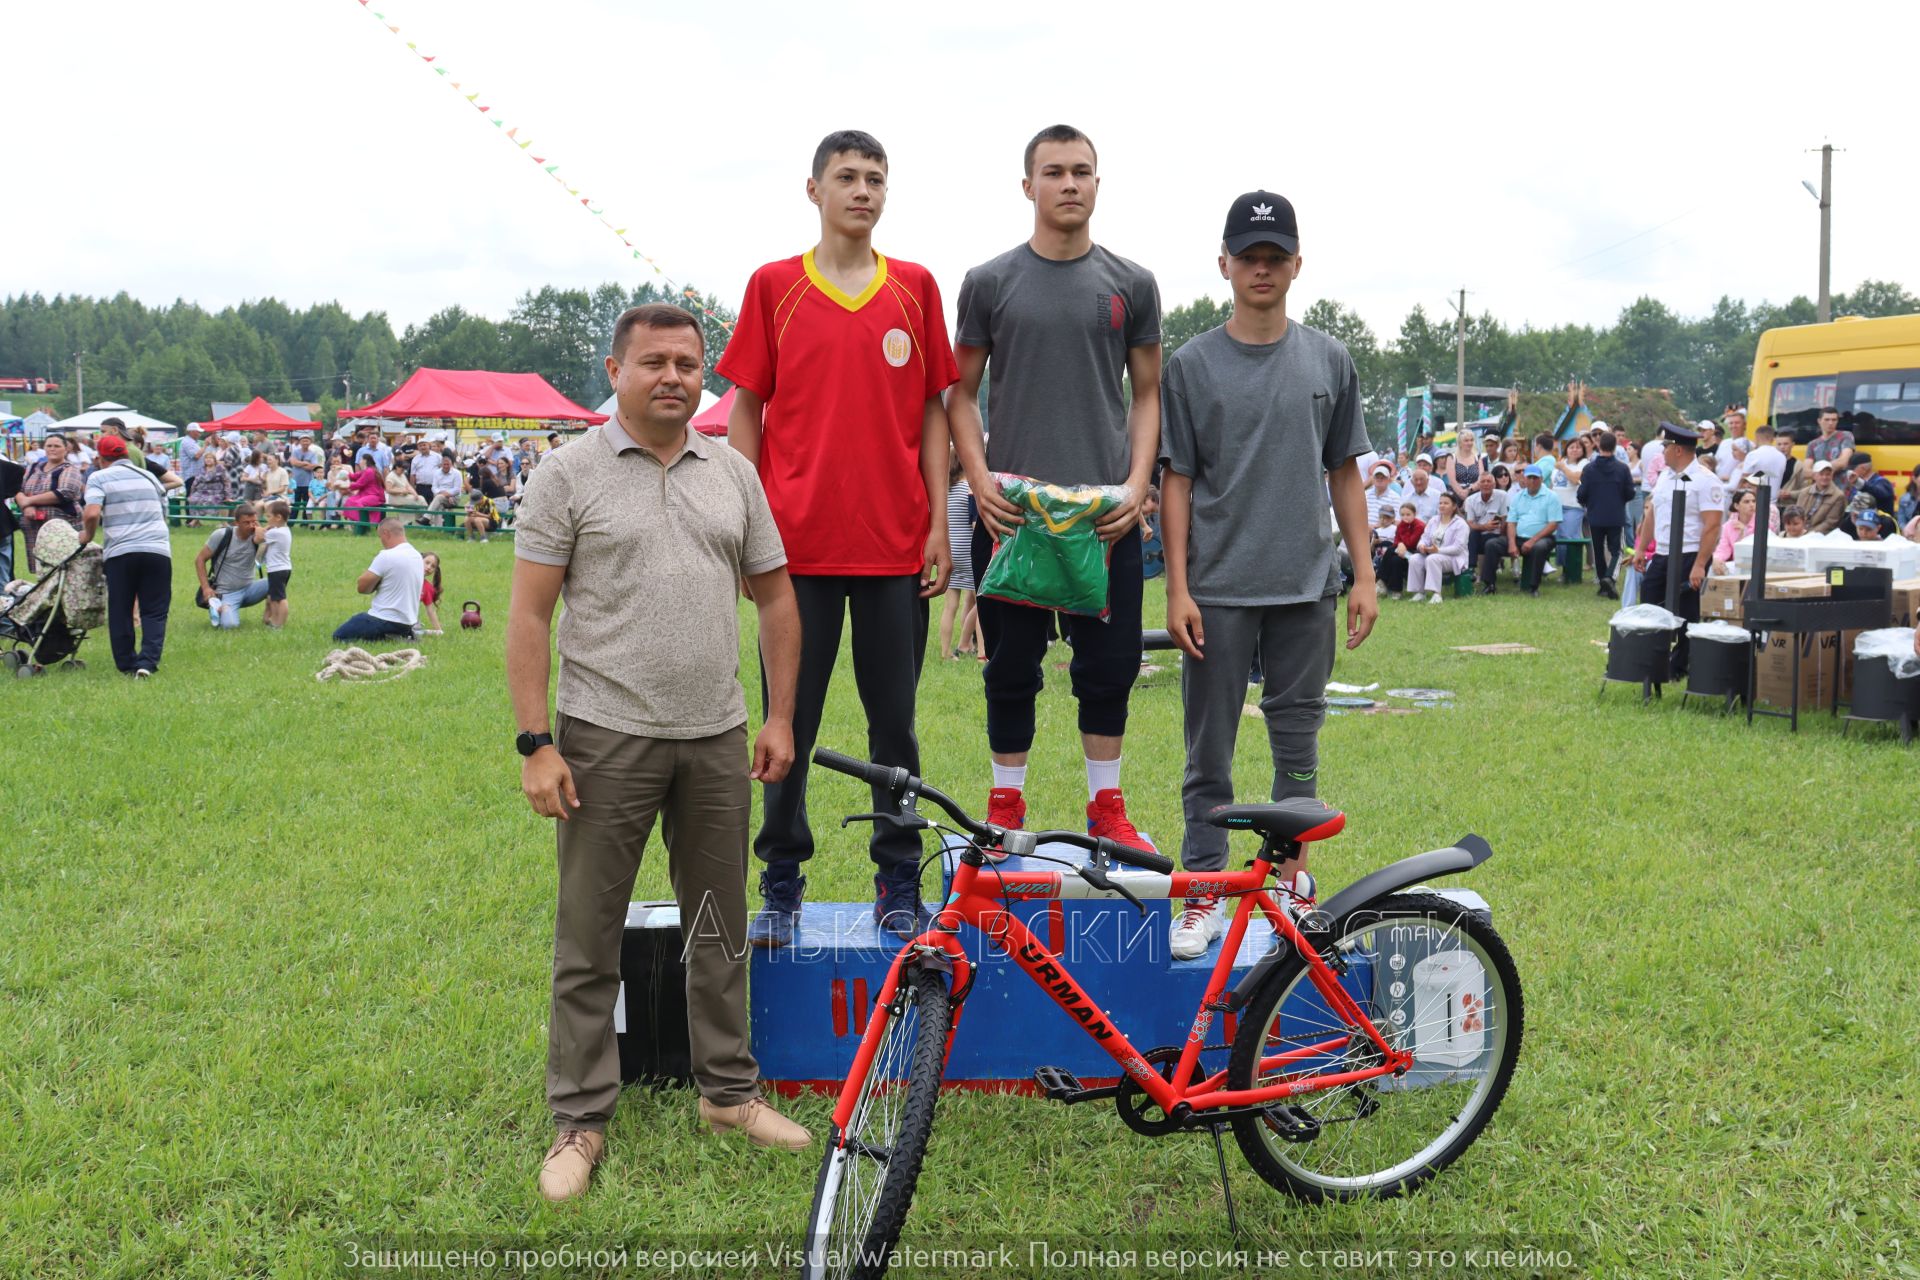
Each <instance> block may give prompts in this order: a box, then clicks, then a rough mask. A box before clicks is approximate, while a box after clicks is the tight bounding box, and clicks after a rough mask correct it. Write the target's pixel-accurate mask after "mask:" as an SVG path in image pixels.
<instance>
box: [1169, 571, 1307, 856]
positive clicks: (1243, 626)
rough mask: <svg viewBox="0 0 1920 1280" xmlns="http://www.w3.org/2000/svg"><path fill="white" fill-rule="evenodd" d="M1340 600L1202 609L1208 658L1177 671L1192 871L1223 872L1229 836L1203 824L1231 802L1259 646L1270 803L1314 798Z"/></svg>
mask: <svg viewBox="0 0 1920 1280" xmlns="http://www.w3.org/2000/svg"><path fill="white" fill-rule="evenodd" d="M1339 603H1340V598H1339V597H1338V596H1327V597H1325V598H1323V599H1320V600H1311V601H1308V602H1306V603H1304V604H1283V605H1271V606H1267V607H1264V608H1261V607H1255V608H1234V607H1229V606H1222V605H1201V606H1200V625H1201V628H1202V631H1203V633H1204V634H1205V636H1206V645H1205V646H1204V647H1203V650H1202V651H1203V652H1204V653H1205V654H1206V655H1207V656H1206V658H1205V660H1204V661H1201V662H1195V661H1193V660H1192V659H1191V658H1189V659H1187V660H1186V661H1185V662H1184V663H1183V664H1182V665H1181V668H1180V696H1181V700H1182V701H1183V702H1184V703H1185V704H1186V712H1187V776H1186V781H1185V783H1184V784H1183V785H1182V786H1181V788H1180V800H1181V805H1182V808H1183V810H1184V812H1185V815H1186V821H1187V832H1186V840H1185V841H1184V843H1182V845H1181V846H1180V864H1181V865H1182V866H1183V867H1185V868H1186V869H1187V870H1188V871H1219V870H1221V869H1222V868H1224V867H1225V866H1226V865H1227V832H1226V829H1225V828H1223V827H1214V826H1209V825H1207V820H1206V818H1207V813H1208V811H1209V810H1211V809H1213V808H1214V807H1215V806H1216V805H1223V804H1232V803H1233V799H1234V796H1233V746H1234V742H1235V740H1236V739H1237V738H1238V737H1239V734H1240V719H1241V715H1242V710H1241V709H1242V708H1243V707H1244V706H1245V705H1246V700H1247V675H1248V673H1249V671H1250V670H1251V668H1252V666H1253V657H1254V653H1255V651H1256V649H1257V650H1258V652H1259V654H1260V659H1261V666H1262V668H1263V670H1264V671H1265V673H1266V681H1267V683H1266V689H1265V692H1264V693H1263V695H1262V696H1261V698H1260V710H1261V711H1262V712H1263V713H1264V714H1265V715H1266V718H1267V741H1268V744H1269V746H1270V747H1271V748H1272V750H1273V798H1274V799H1275V800H1284V799H1286V798H1287V797H1289V796H1311V795H1314V794H1315V793H1316V788H1315V782H1316V778H1317V775H1318V773H1319V769H1320V726H1321V725H1322V724H1324V723H1326V718H1327V680H1328V678H1329V677H1331V676H1332V675H1333V647H1334V623H1335V619H1336V616H1337V614H1338V612H1339Z"/></svg>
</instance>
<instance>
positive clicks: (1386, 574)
mask: <svg viewBox="0 0 1920 1280" xmlns="http://www.w3.org/2000/svg"><path fill="white" fill-rule="evenodd" d="M1373 576H1374V577H1375V578H1376V579H1377V580H1378V581H1379V583H1380V586H1381V587H1382V588H1383V589H1385V590H1387V591H1405V590H1406V589H1407V560H1406V557H1405V556H1402V555H1401V554H1400V553H1399V552H1398V551H1396V550H1395V549H1394V548H1392V547H1387V548H1385V549H1384V550H1382V551H1381V552H1380V554H1379V555H1377V556H1375V557H1374V560H1373Z"/></svg>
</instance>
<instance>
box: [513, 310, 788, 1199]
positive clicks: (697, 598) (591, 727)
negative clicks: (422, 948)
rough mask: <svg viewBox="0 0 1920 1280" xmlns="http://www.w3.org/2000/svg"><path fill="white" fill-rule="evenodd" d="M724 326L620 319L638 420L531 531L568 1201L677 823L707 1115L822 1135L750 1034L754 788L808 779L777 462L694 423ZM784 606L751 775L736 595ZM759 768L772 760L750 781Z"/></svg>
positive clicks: (712, 1123)
mask: <svg viewBox="0 0 1920 1280" xmlns="http://www.w3.org/2000/svg"><path fill="white" fill-rule="evenodd" d="M704 356H705V347H704V341H703V336H702V333H701V330H700V325H699V322H698V321H697V320H695V319H694V318H693V316H692V314H690V313H689V312H687V311H684V310H682V309H681V308H679V307H676V306H672V305H670V304H666V303H650V304H648V305H646V306H641V307H634V308H632V309H631V310H629V311H627V312H626V313H625V314H623V315H622V316H621V317H620V319H619V322H618V323H617V324H616V326H615V328H614V334H613V353H612V354H611V355H610V356H608V357H607V377H608V379H609V380H610V381H611V382H612V384H613V389H614V392H615V394H616V396H617V397H618V400H619V408H618V411H617V412H616V413H615V415H614V417H613V418H612V419H611V420H609V421H608V422H607V423H605V424H604V425H603V426H601V427H599V428H597V429H596V430H594V431H591V432H589V433H588V434H587V435H586V436H584V437H582V438H581V439H580V440H578V441H576V442H575V443H574V444H573V445H571V446H570V447H568V448H566V449H563V450H558V451H556V452H554V453H551V454H549V455H548V456H547V460H546V461H545V462H543V463H542V464H541V466H540V474H539V475H538V476H537V477H536V478H535V479H534V481H533V483H532V484H531V485H529V486H528V487H527V492H526V496H525V498H524V499H523V500H522V502H521V506H520V513H519V518H518V521H517V523H516V525H515V560H514V568H513V601H512V603H511V604H510V605H509V607H508V617H507V685H508V688H509V690H510V691H511V692H512V695H513V711H514V716H515V717H516V722H517V724H518V726H519V728H520V730H521V732H520V736H519V740H518V743H517V745H518V748H519V750H520V753H521V755H522V756H523V757H524V758H525V759H524V763H523V765H522V767H521V775H520V781H521V786H522V788H523V789H524V790H525V792H526V795H527V801H528V803H529V804H531V805H532V806H533V811H534V812H535V813H537V814H539V815H540V816H541V817H544V818H557V819H559V822H558V824H557V828H558V844H559V869H560V882H559V909H558V911H557V912H556V914H555V918H554V939H553V1004H552V1011H551V1014H550V1017H549V1020H548V1031H547V1103H548V1107H549V1109H550V1110H551V1111H552V1113H553V1118H554V1124H555V1127H556V1128H557V1129H558V1131H559V1136H558V1138H557V1139H556V1140H555V1142H554V1144H553V1146H552V1148H551V1149H550V1150H549V1151H548V1152H547V1158H546V1162H545V1164H544V1165H543V1166H542V1167H541V1171H540V1190H541V1193H542V1194H543V1195H545V1196H546V1197H547V1198H548V1199H549V1200H565V1199H569V1198H571V1197H573V1196H577V1195H579V1194H580V1193H581V1192H583V1191H585V1190H586V1188H587V1184H588V1182H589V1181H590V1180H591V1178H592V1174H593V1167H594V1165H595V1164H597V1163H598V1162H599V1160H600V1157H601V1156H602V1154H603V1153H604V1152H605V1149H606V1138H605V1134H606V1126H607V1120H608V1118H609V1117H610V1116H611V1115H612V1114H613V1107H614V1101H615V1099H616V1098H617V1097H618V1095H619V1091H620V1054H619V1049H618V1046H617V1044H616V1042H615V1040H614V1032H613V1006H614V1000H615V997H616V994H617V992H618V990H619V985H620V939H621V932H622V928H623V926H624V923H625V920H626V913H627V901H628V899H629V898H630V897H631V896H632V892H633V881H634V876H635V874H636V873H637V872H638V870H639V867H640V855H641V852H642V851H643V850H644V849H645V848H646V844H647V836H648V834H649V833H650V832H651V831H652V829H653V823H654V819H655V817H656V816H658V817H659V818H660V819H661V820H662V826H663V834H664V835H665V837H666V846H667V860H668V862H667V865H668V874H669V875H670V877H671V878H672V881H673V891H674V897H675V898H676V899H677V900H678V901H679V904H680V919H681V922H682V927H683V928H684V929H685V931H686V934H687V952H686V955H687V1030H688V1038H689V1040H690V1042H691V1046H692V1050H693V1075H694V1083H695V1085H696V1086H697V1087H698V1088H699V1090H700V1102H699V1115H700V1119H701V1121H702V1122H704V1123H705V1125H706V1126H707V1127H708V1128H710V1129H712V1130H714V1131H715V1132H725V1131H726V1130H729V1129H741V1130H743V1131H745V1133H746V1134H747V1136H748V1138H749V1139H751V1140H752V1141H753V1142H755V1143H757V1144H759V1145H761V1146H771V1147H778V1148H782V1149H785V1150H789V1151H798V1150H800V1149H802V1148H804V1147H806V1146H807V1145H808V1144H809V1143H811V1142H812V1140H813V1139H812V1136H811V1135H810V1134H808V1132H807V1131H806V1130H805V1129H803V1128H801V1127H800V1126H799V1125H798V1124H795V1123H794V1122H793V1121H791V1120H789V1119H787V1118H786V1117H784V1116H782V1115H780V1114H779V1113H778V1112H776V1111H775V1110H774V1109H773V1108H772V1107H771V1106H770V1105H769V1104H768V1103H767V1101H766V1099H765V1098H764V1097H763V1096H762V1094H761V1091H760V1070H759V1066H758V1064H756V1063H755V1062H754V1058H753V1050H752V1047H751V1043H750V1041H749V1038H748V1033H747V969H746V930H747V903H746V870H747V815H748V809H749V791H748V787H749V779H750V778H752V779H758V780H761V781H764V782H773V781H778V780H779V779H780V778H782V777H784V776H785V775H786V772H787V770H788V768H789V767H791V766H792V764H793V724H792V720H793V699H794V681H795V679H796V676H797V673H798V670H799V663H800V614H799V610H798V609H797V608H796V606H795V604H794V596H793V587H792V584H791V583H790V582H789V581H788V580H787V570H786V563H787V557H786V551H785V549H784V548H783V547H782V546H781V542H780V535H779V533H778V531H777V530H776V529H775V528H774V523H773V516H772V513H771V512H770V511H769V510H768V507H767V499H766V494H765V493H764V492H763V491H762V489H761V487H760V479H759V477H758V475H756V474H755V472H754V468H753V465H752V464H751V463H749V462H748V461H747V460H746V459H745V458H743V457H741V456H740V455H739V454H738V453H736V452H734V451H733V450H732V449H730V448H728V447H726V446H725V445H723V444H719V443H716V442H713V441H709V440H706V439H705V438H703V437H702V436H701V435H700V434H699V433H698V432H696V431H694V430H693V429H692V428H690V427H689V426H688V425H687V422H688V419H689V418H691V417H692V416H693V409H694V406H695V405H696V404H698V403H699V400H700V383H701V374H702V371H703V370H704V367H705V362H704ZM742 577H744V578H745V579H746V580H747V582H748V584H749V585H750V586H751V587H752V590H753V598H754V603H755V605H756V606H757V608H758V609H759V613H760V652H761V657H762V660H763V662H764V665H765V669H766V678H767V685H768V693H769V698H768V707H769V710H768V715H767V719H766V723H765V725H764V726H763V727H762V728H761V730H760V734H759V737H758V738H756V739H755V741H754V744H753V749H752V753H751V760H750V761H749V753H748V749H747V728H746V721H747V709H746V700H745V697H744V695H743V694H742V692H741V688H740V679H739V652H740V636H739V626H738V612H737V600H738V596H737V594H736V590H737V585H738V583H739V581H740V579H741V578H742ZM562 596H564V597H565V599H566V606H567V607H566V610H565V612H563V613H562V614H561V617H560V631H559V641H558V645H559V651H560V682H559V691H558V695H557V698H556V702H557V704H558V712H559V714H558V716H557V718H556V730H555V733H554V735H553V736H549V735H548V733H547V676H548V669H549V659H550V654H549V642H548V636H549V634H550V629H551V626H552V620H553V607H554V603H555V601H556V600H557V599H559V598H560V597H562ZM749 763H750V767H743V766H748V765H749Z"/></svg>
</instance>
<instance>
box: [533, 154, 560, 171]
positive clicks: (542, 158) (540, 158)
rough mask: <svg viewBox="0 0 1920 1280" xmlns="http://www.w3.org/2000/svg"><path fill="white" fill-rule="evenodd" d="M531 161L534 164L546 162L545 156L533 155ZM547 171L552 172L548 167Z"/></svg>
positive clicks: (556, 166)
mask: <svg viewBox="0 0 1920 1280" xmlns="http://www.w3.org/2000/svg"><path fill="white" fill-rule="evenodd" d="M533 162H534V163H535V164H545V163H546V162H547V158H546V157H545V156H535V157H533ZM554 168H559V166H558V165H555V166H554ZM547 172H549V173H551V172H553V170H552V169H549V170H548V171H547Z"/></svg>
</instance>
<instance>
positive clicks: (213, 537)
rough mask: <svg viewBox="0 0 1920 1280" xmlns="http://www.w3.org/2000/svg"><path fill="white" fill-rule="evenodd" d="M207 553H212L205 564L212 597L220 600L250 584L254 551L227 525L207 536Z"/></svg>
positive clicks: (246, 540)
mask: <svg viewBox="0 0 1920 1280" xmlns="http://www.w3.org/2000/svg"><path fill="white" fill-rule="evenodd" d="M223 546H224V548H225V549H224V550H222V547H223ZM207 549H208V550H209V551H212V552H213V553H214V558H213V559H212V560H211V561H209V562H208V564H207V581H208V582H210V583H212V584H213V594H215V595H217V596H223V595H226V594H227V592H229V591H245V590H246V589H247V587H248V586H250V585H251V584H252V582H253V562H254V558H255V555H256V554H257V550H258V549H257V548H256V547H255V546H254V544H253V539H251V538H243V537H241V536H240V535H239V534H237V533H235V532H234V531H233V526H232V525H228V526H227V527H226V528H224V529H215V530H214V531H213V532H212V533H210V534H208V535H207Z"/></svg>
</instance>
